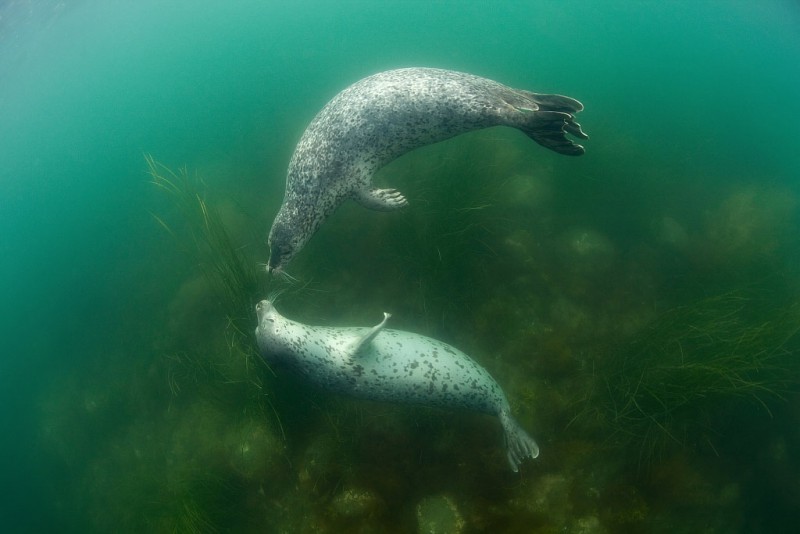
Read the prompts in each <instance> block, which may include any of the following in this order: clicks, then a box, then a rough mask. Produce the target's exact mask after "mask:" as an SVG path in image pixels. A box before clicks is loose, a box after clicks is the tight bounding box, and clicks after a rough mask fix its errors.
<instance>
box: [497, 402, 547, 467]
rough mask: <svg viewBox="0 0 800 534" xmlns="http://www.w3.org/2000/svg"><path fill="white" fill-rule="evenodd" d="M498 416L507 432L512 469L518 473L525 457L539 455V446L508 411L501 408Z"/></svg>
mask: <svg viewBox="0 0 800 534" xmlns="http://www.w3.org/2000/svg"><path fill="white" fill-rule="evenodd" d="M498 417H499V418H500V424H501V425H502V426H503V431H504V432H505V437H506V447H507V448H508V453H507V456H508V463H509V464H511V470H512V471H514V472H515V473H516V472H517V471H519V464H521V463H522V461H523V460H524V459H525V458H536V457H537V456H539V446H538V445H537V444H536V441H534V439H533V438H532V437H530V436H529V435H528V433H527V432H525V430H524V429H523V428H522V427H521V426H519V423H517V422H516V421H515V420H514V418H513V417H511V414H509V413H508V412H507V411H505V410H501V411H500V413H499V414H498Z"/></svg>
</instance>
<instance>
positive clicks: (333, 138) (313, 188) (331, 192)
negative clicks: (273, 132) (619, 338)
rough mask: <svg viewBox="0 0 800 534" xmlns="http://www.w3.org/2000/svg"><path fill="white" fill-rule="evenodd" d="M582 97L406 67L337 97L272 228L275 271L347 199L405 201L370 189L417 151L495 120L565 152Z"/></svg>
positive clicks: (311, 130) (291, 179) (572, 151)
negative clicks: (384, 171)
mask: <svg viewBox="0 0 800 534" xmlns="http://www.w3.org/2000/svg"><path fill="white" fill-rule="evenodd" d="M582 109H583V105H582V104H581V103H580V102H578V101H577V100H575V99H572V98H569V97H566V96H560V95H547V94H537V93H532V92H530V91H523V90H518V89H512V88H510V87H507V86H505V85H502V84H500V83H498V82H495V81H493V80H489V79H487V78H481V77H479V76H474V75H472V74H466V73H462V72H454V71H449V70H442V69H431V68H407V69H398V70H391V71H386V72H381V73H379V74H375V75H373V76H370V77H368V78H364V79H363V80H361V81H359V82H356V83H355V84H353V85H351V86H350V87H348V88H347V89H345V90H344V91H342V92H341V93H339V94H338V95H336V97H334V98H333V100H331V101H330V102H329V103H328V104H327V105H326V106H325V107H324V108H323V109H322V110H321V111H320V112H319V114H318V115H317V116H316V117H315V118H314V120H313V121H312V122H311V124H310V125H309V126H308V128H307V129H306V131H305V133H303V136H302V137H301V139H300V141H299V142H298V144H297V147H296V148H295V151H294V154H293V155H292V159H291V161H290V163H289V170H288V174H287V178H286V193H285V196H284V199H283V203H282V205H281V207H280V210H279V211H278V214H277V216H276V217H275V221H274V222H273V224H272V228H271V229H270V233H269V247H270V259H269V263H268V265H267V269H268V270H280V269H282V268H283V267H285V266H286V264H287V263H288V262H289V261H290V260H291V259H292V257H294V255H295V254H297V252H298V251H299V250H300V249H302V247H303V246H304V245H305V244H306V243H307V242H308V240H309V239H310V238H311V236H312V235H313V234H314V233H315V232H316V231H317V229H318V228H319V227H320V225H321V224H322V223H323V222H324V221H325V220H326V219H327V218H328V216H329V215H330V214H331V213H332V212H333V211H334V210H335V209H336V208H337V207H338V206H339V205H340V204H341V203H342V202H343V201H344V200H345V199H348V198H352V199H354V200H356V201H358V202H359V203H361V204H362V205H363V206H365V207H367V208H371V209H376V210H384V211H388V210H394V209H398V208H402V207H404V206H405V205H406V204H407V202H406V199H405V198H404V197H403V195H402V194H401V193H399V192H398V191H396V190H394V189H376V188H374V187H373V186H372V176H373V175H374V174H375V172H376V171H377V170H378V169H380V168H381V167H383V166H384V165H386V164H387V163H389V162H390V161H392V160H394V159H395V158H397V157H399V156H401V155H403V154H405V153H406V152H409V151H410V150H413V149H415V148H418V147H421V146H424V145H428V144H431V143H436V142H438V141H443V140H445V139H449V138H451V137H454V136H456V135H459V134H462V133H466V132H469V131H472V130H478V129H481V128H488V127H490V126H503V125H504V126H511V127H514V128H517V129H519V130H522V131H523V132H524V133H526V134H527V135H528V136H529V137H531V138H532V139H533V140H534V141H536V142H537V143H539V144H540V145H543V146H545V147H547V148H549V149H551V150H554V151H556V152H559V153H561V154H566V155H580V154H583V152H584V150H583V147H582V146H580V145H577V144H575V143H573V142H572V141H571V140H570V139H569V138H568V137H567V133H569V134H572V135H574V136H576V137H579V138H582V139H586V138H588V136H587V135H586V134H585V133H583V131H582V130H581V127H580V125H579V124H578V123H577V122H575V120H574V117H573V114H574V113H576V112H578V111H580V110H582Z"/></svg>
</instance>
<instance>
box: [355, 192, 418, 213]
mask: <svg viewBox="0 0 800 534" xmlns="http://www.w3.org/2000/svg"><path fill="white" fill-rule="evenodd" d="M354 198H355V200H356V202H358V203H359V204H361V205H362V206H364V207H365V208H369V209H371V210H376V211H393V210H397V209H400V208H404V207H406V206H408V201H407V200H406V197H404V196H403V194H402V193H401V192H400V191H398V190H397V189H361V190H359V191H357V192H356V194H355V197H354Z"/></svg>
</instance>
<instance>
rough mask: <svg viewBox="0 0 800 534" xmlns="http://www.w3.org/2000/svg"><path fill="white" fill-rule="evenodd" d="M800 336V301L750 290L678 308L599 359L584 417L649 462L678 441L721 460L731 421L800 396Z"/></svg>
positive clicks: (767, 412)
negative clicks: (719, 446)
mask: <svg viewBox="0 0 800 534" xmlns="http://www.w3.org/2000/svg"><path fill="white" fill-rule="evenodd" d="M784 300H786V299H784ZM799 331H800V302H798V301H794V302H791V301H788V302H783V303H781V304H779V305H776V300H775V298H774V296H773V297H772V298H766V297H765V296H764V295H763V294H761V293H758V292H753V291H750V290H746V289H742V290H734V291H730V292H726V293H723V294H720V295H716V296H712V297H708V298H703V299H700V300H697V301H695V302H692V303H690V304H688V305H685V306H679V307H676V308H673V309H671V310H669V311H666V312H664V313H663V314H661V315H660V316H659V317H658V318H656V319H655V320H654V321H653V322H652V323H651V324H650V325H649V326H647V327H646V328H644V329H643V330H642V332H640V333H639V334H638V335H636V336H634V338H633V339H631V340H630V341H628V342H627V343H625V344H623V345H621V346H618V347H617V348H616V349H615V350H613V351H612V353H611V355H610V356H608V357H607V358H605V359H604V360H602V361H598V362H596V367H595V370H594V372H595V388H594V391H593V392H592V393H591V394H589V395H588V396H587V398H586V404H585V407H584V409H583V411H582V412H581V413H580V414H579V415H578V416H577V419H578V420H581V419H583V420H584V421H585V419H584V418H586V417H587V416H588V417H591V418H592V419H593V420H594V421H595V422H599V423H600V424H601V425H603V426H604V427H607V428H610V429H611V436H610V437H609V438H608V439H610V440H614V441H616V442H617V443H622V444H623V445H628V446H635V447H638V449H639V457H640V465H642V464H644V465H646V464H648V463H649V462H650V461H651V460H652V459H653V457H654V456H656V455H658V454H659V453H663V452H666V451H667V450H669V449H670V447H671V446H675V445H677V446H690V445H699V444H705V445H706V446H708V447H710V448H711V449H712V451H713V452H714V453H715V454H716V453H717V450H716V445H715V441H716V438H719V437H722V429H721V426H722V425H721V421H723V420H726V419H730V418H734V419H735V418H736V417H737V416H739V413H740V412H741V410H742V407H743V405H749V407H750V408H752V407H753V406H755V407H758V408H759V409H760V410H761V412H762V414H763V415H765V416H767V417H772V408H771V407H772V406H774V405H775V403H776V402H780V401H782V400H784V399H785V398H786V396H787V395H788V394H789V393H791V392H795V391H798V385H800V384H799V383H798V374H797V371H798V366H797V362H796V354H797V352H798V350H800V336H798V332H799ZM715 436H716V438H715Z"/></svg>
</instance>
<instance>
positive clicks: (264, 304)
mask: <svg viewBox="0 0 800 534" xmlns="http://www.w3.org/2000/svg"><path fill="white" fill-rule="evenodd" d="M270 310H272V303H271V302H270V301H268V300H266V299H265V300H262V301H261V302H259V303H258V304H256V315H257V316H258V322H259V323H261V321H262V320H263V319H264V315H266V314H267V313H269V311H270Z"/></svg>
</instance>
